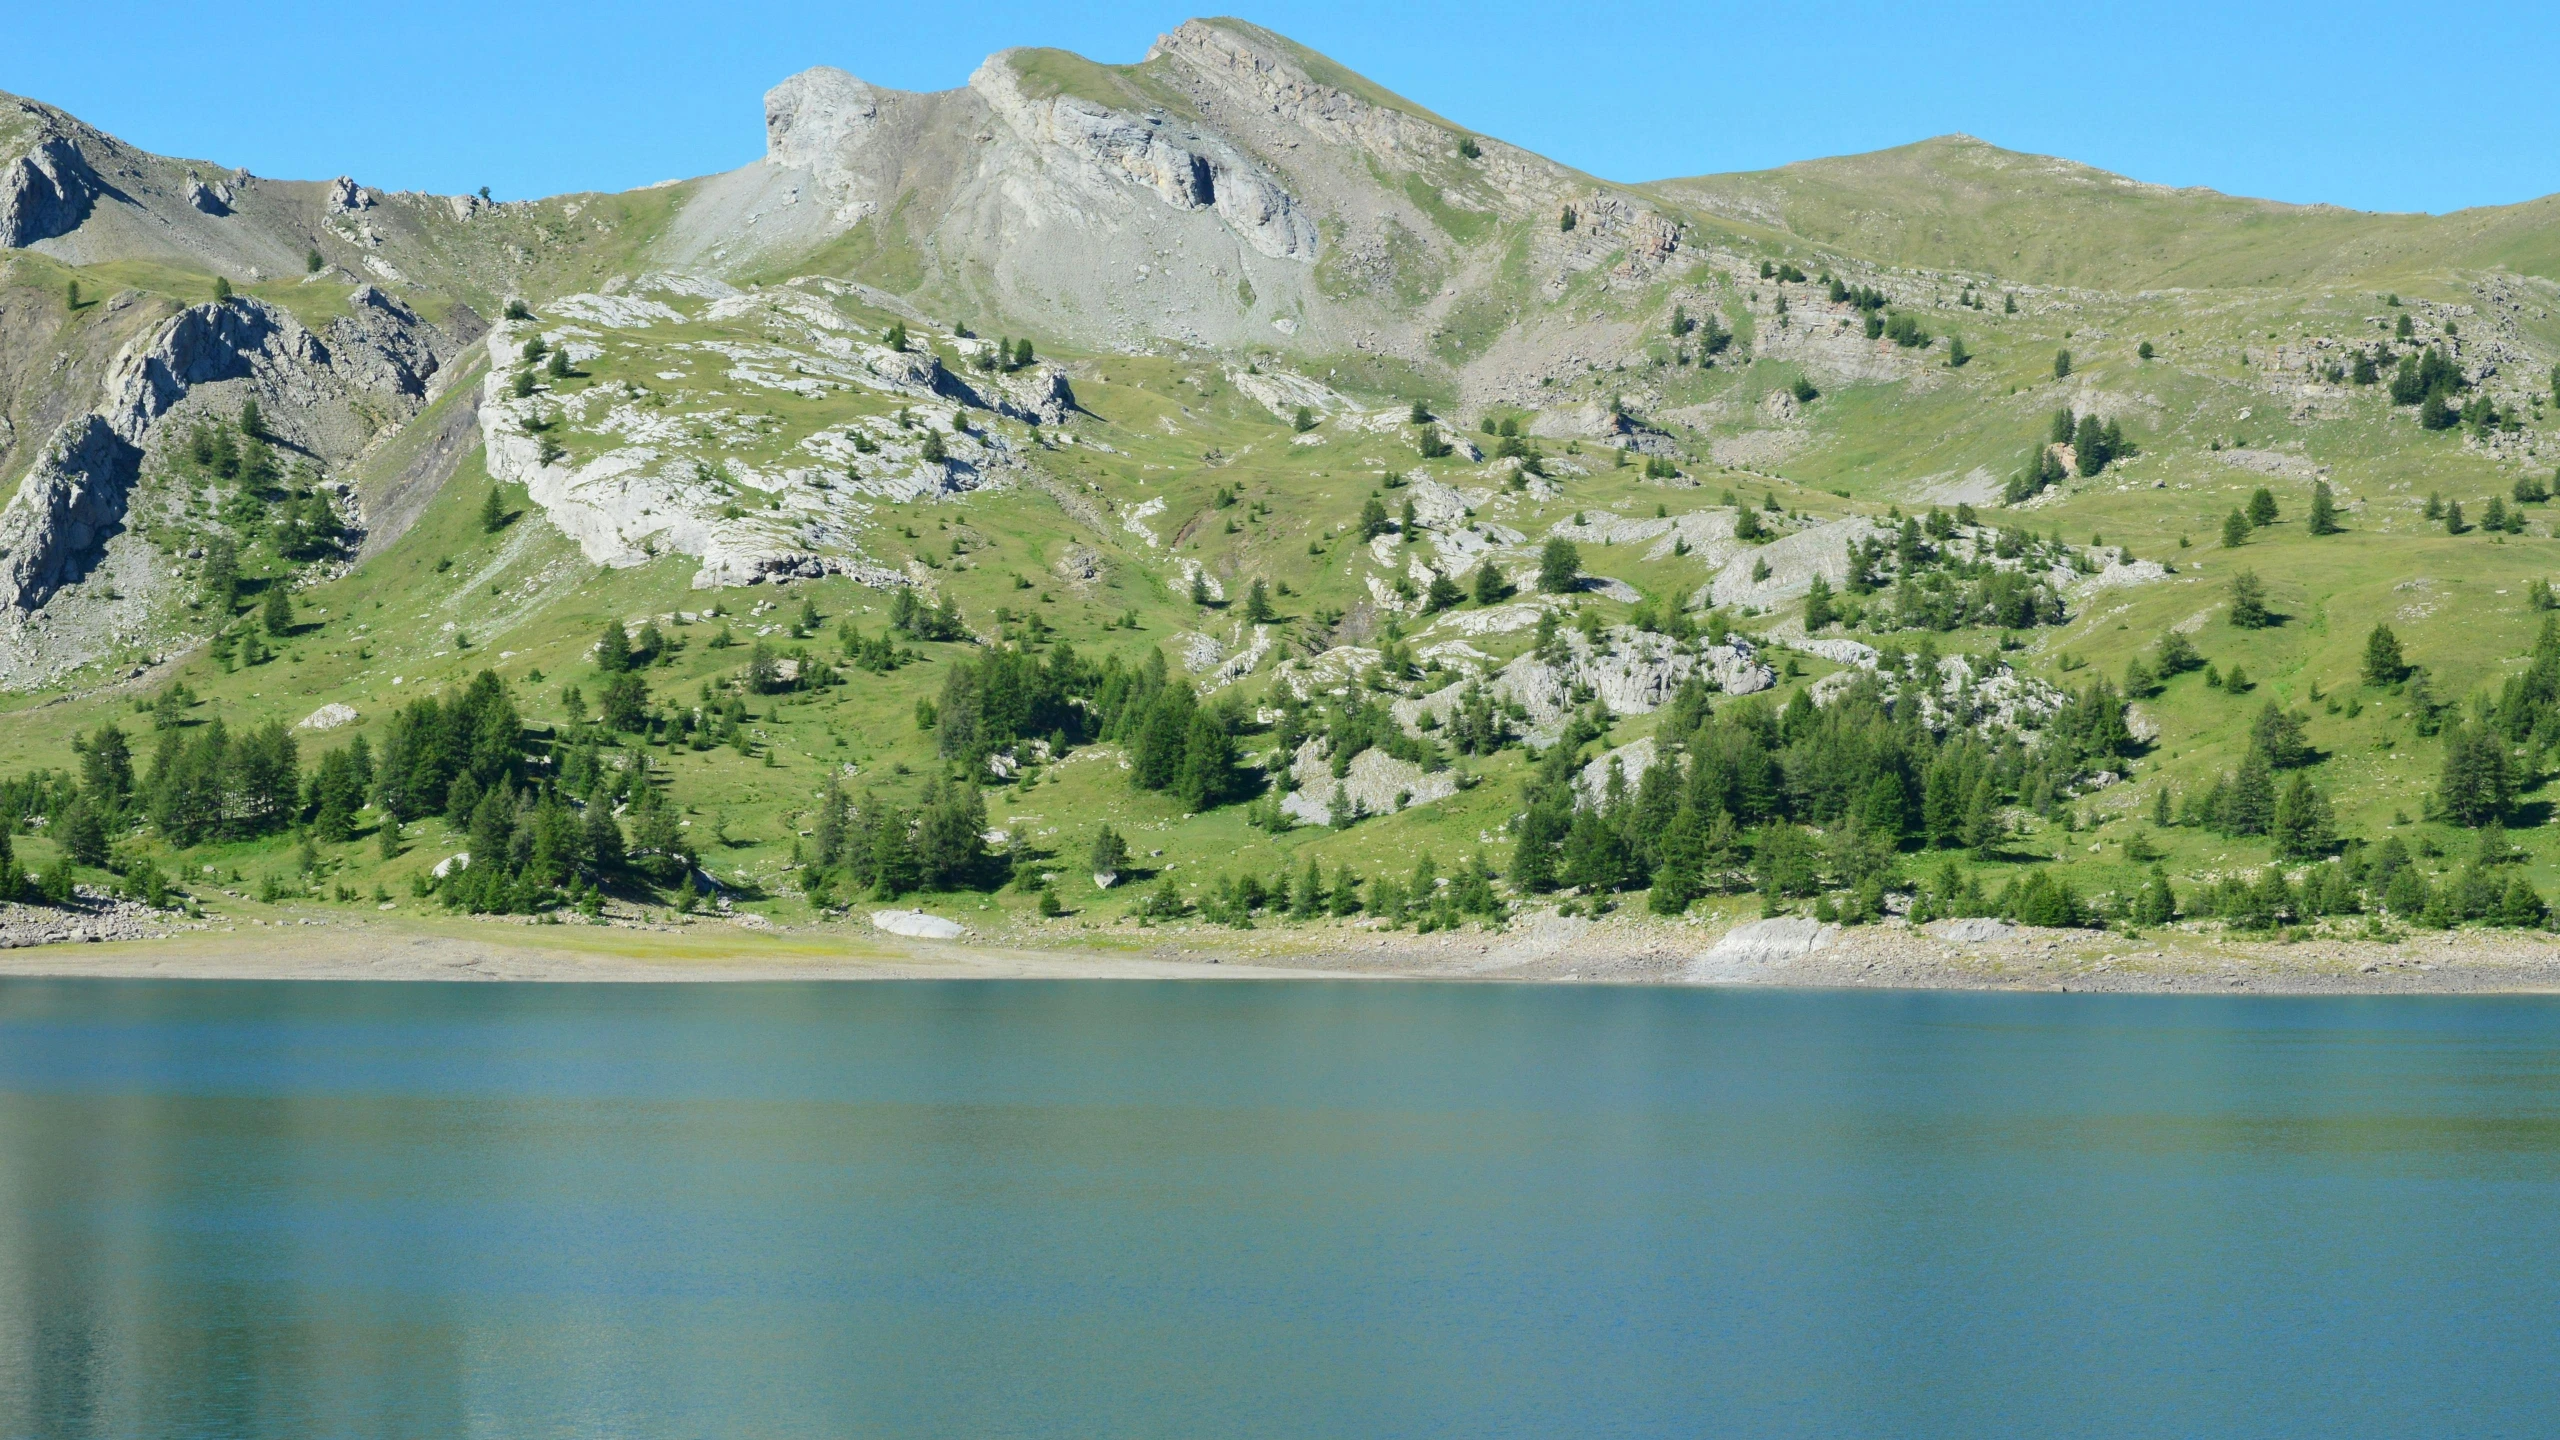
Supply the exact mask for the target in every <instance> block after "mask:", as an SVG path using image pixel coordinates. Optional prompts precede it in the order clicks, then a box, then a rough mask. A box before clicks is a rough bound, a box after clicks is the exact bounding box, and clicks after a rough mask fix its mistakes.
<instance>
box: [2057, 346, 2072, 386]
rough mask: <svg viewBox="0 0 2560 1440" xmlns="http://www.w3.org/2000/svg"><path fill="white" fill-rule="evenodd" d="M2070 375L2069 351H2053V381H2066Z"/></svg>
mask: <svg viewBox="0 0 2560 1440" xmlns="http://www.w3.org/2000/svg"><path fill="white" fill-rule="evenodd" d="M2070 374H2071V352H2070V351H2068V350H2056V351H2054V352H2053V378H2054V379H2056V380H2062V379H2067V378H2068V377H2069V376H2070Z"/></svg>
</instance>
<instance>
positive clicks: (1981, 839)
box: [1964, 771, 2009, 860]
mask: <svg viewBox="0 0 2560 1440" xmlns="http://www.w3.org/2000/svg"><path fill="white" fill-rule="evenodd" d="M2008 838H2009V826H2008V823H2007V821H2005V820H2004V819H2002V818H2001V814H2000V797H1999V794H1998V793H1997V792H1996V791H1994V790H1993V789H1992V787H1991V776H1990V773H1989V772H1988V771H1986V772H1984V773H1983V774H1982V775H1981V776H1980V777H1979V778H1977V779H1976V780H1975V781H1974V782H1973V794H1972V795H1971V796H1969V797H1968V798H1967V799H1966V801H1965V807H1964V843H1965V848H1966V849H1969V850H1971V851H1972V852H1973V853H1974V855H1975V856H1976V857H1977V858H1980V859H1985V860H1987V859H1990V858H1991V857H1992V852H1994V851H1996V850H1998V849H1999V848H2000V842H2001V841H2003V840H2006V839H2008Z"/></svg>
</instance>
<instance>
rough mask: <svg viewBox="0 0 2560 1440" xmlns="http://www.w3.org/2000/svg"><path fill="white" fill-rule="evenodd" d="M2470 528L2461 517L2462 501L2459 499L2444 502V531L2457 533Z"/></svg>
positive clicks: (2452, 533) (2448, 533) (2451, 533)
mask: <svg viewBox="0 0 2560 1440" xmlns="http://www.w3.org/2000/svg"><path fill="white" fill-rule="evenodd" d="M2470 528H2471V527H2470V526H2469V525H2467V524H2465V523H2464V522H2463V519H2462V502H2461V501H2459V500H2447V501H2446V502H2444V533H2446V534H2447V535H2459V534H2461V533H2463V532H2464V531H2466V530H2469V529H2470Z"/></svg>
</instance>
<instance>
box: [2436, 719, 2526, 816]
mask: <svg viewBox="0 0 2560 1440" xmlns="http://www.w3.org/2000/svg"><path fill="white" fill-rule="evenodd" d="M2514 787H2515V782H2514V777H2513V775H2512V774H2511V772H2510V769H2509V766H2508V761H2507V746H2506V742H2505V740H2504V739H2502V738H2501V737H2500V736H2499V735H2498V734H2497V733H2496V732H2495V731H2493V730H2491V729H2489V728H2488V727H2487V726H2485V725H2459V726H2456V727H2454V729H2453V731H2452V733H2450V734H2449V735H2447V736H2446V737H2445V745H2444V769H2443V771H2442V772H2441V774H2440V775H2439V777H2438V779H2437V783H2436V800H2437V803H2438V804H2439V805H2441V806H2442V807H2443V809H2444V814H2445V818H2447V819H2449V820H2451V821H2453V822H2454V823H2455V824H2457V825H2473V826H2477V825H2484V824H2487V823H2488V822H2490V821H2492V820H2495V819H2497V818H2498V817H2499V816H2501V815H2504V814H2505V813H2506V810H2507V806H2508V804H2509V802H2510V801H2512V800H2513V799H2514V796H2515V788H2514Z"/></svg>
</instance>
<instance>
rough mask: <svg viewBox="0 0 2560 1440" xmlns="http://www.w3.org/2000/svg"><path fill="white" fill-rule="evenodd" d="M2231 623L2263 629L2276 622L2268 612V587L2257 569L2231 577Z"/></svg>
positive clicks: (2252, 628) (2244, 571) (2247, 628)
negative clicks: (2259, 577) (2259, 576)
mask: <svg viewBox="0 0 2560 1440" xmlns="http://www.w3.org/2000/svg"><path fill="white" fill-rule="evenodd" d="M2231 623H2232V624H2234V625H2237V626H2239V627H2240V628H2241V629H2243V630H2263V629H2265V628H2267V627H2268V626H2269V625H2272V624H2274V623H2275V617H2274V616H2272V615H2270V614H2268V613H2267V587H2266V584H2265V583H2264V582H2263V581H2261V580H2259V579H2258V572H2257V571H2255V570H2243V571H2241V572H2240V573H2239V574H2237V575H2234V576H2232V577H2231Z"/></svg>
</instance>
